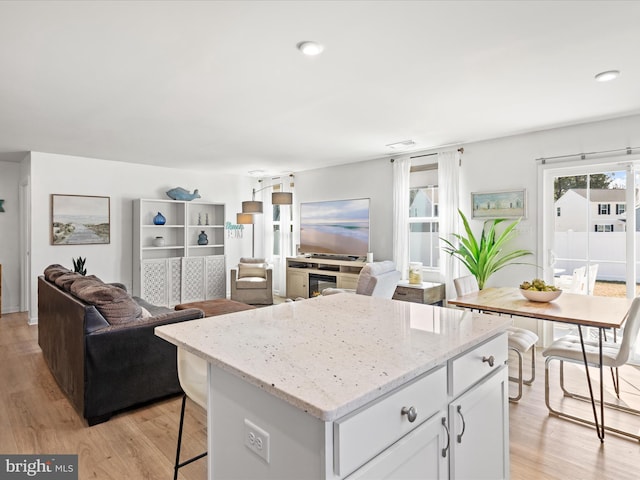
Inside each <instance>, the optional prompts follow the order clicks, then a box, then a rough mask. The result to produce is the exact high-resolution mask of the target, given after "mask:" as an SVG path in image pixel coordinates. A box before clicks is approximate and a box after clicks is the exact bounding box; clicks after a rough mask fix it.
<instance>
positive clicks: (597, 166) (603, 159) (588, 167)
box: [537, 154, 640, 346]
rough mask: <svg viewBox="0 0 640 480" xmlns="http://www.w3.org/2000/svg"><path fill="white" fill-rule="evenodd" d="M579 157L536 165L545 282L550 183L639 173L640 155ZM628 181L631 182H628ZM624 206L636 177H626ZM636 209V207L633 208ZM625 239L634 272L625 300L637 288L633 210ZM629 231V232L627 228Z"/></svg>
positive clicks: (548, 277) (549, 277) (549, 265)
mask: <svg viewBox="0 0 640 480" xmlns="http://www.w3.org/2000/svg"><path fill="white" fill-rule="evenodd" d="M585 156H586V155H582V156H580V157H579V158H576V159H573V160H566V159H561V160H558V161H550V160H547V161H544V160H543V161H540V162H539V164H538V176H537V182H538V192H539V195H538V219H537V228H538V239H537V244H538V255H537V261H538V265H541V266H542V271H543V279H544V280H545V281H546V282H552V281H553V251H552V248H550V246H552V245H553V241H554V239H553V234H554V232H555V201H554V200H553V179H554V178H555V177H558V176H572V175H586V174H593V173H603V172H607V171H621V170H626V171H627V172H630V171H631V172H633V171H634V170H635V171H640V155H638V154H636V155H624V156H622V157H621V156H620V155H618V156H611V155H608V156H607V155H603V156H597V157H596V158H589V159H587V158H585ZM629 179H631V182H629ZM626 186H627V197H626V201H627V204H628V203H629V202H631V203H632V204H633V203H634V201H635V199H634V193H633V192H634V190H635V188H636V185H635V176H634V175H629V174H628V173H627V185H626ZM634 207H635V205H634ZM626 220H627V235H626V255H627V257H626V258H627V264H629V262H632V265H634V268H632V269H629V268H627V275H626V283H627V297H629V298H633V297H634V296H635V284H636V273H635V272H636V267H635V266H636V263H637V258H636V257H637V253H636V251H635V248H634V246H635V233H636V232H635V224H636V219H635V208H628V209H627V212H626ZM629 227H630V228H629ZM549 323H550V322H543V326H542V342H543V345H544V346H546V345H549V344H550V343H551V341H552V340H553V326H552V325H549Z"/></svg>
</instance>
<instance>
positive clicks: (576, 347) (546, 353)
mask: <svg viewBox="0 0 640 480" xmlns="http://www.w3.org/2000/svg"><path fill="white" fill-rule="evenodd" d="M639 330H640V297H636V298H634V299H633V302H632V303H631V307H630V308H629V312H628V313H627V316H626V320H625V323H624V327H623V330H622V341H621V342H619V343H617V342H615V341H613V342H612V341H607V340H604V341H602V364H600V340H598V341H595V340H584V342H581V341H580V337H579V336H577V335H565V336H564V337H561V338H559V339H557V340H555V341H554V342H553V343H552V344H551V345H550V346H549V347H547V348H545V349H544V350H543V351H542V356H543V357H546V358H547V359H546V360H545V365H544V377H545V379H544V395H545V403H546V404H547V408H548V409H549V411H550V412H553V413H556V411H555V410H554V409H553V408H552V407H551V406H550V405H549V392H550V388H549V365H550V363H551V362H552V361H553V360H558V361H559V362H560V387H561V388H562V390H563V392H564V394H565V396H569V397H574V398H581V399H589V397H586V396H583V395H577V394H573V393H571V392H569V391H568V390H566V389H565V387H564V362H570V363H576V364H579V365H584V356H583V353H582V344H584V350H585V354H586V357H587V364H588V365H589V366H591V367H596V368H602V367H610V368H611V369H617V368H618V367H621V366H623V365H624V364H625V363H627V361H628V360H629V356H630V354H631V350H632V349H633V346H634V344H635V342H636V339H637V338H638V331H639ZM612 377H613V384H614V390H615V393H616V396H617V397H618V398H620V384H619V381H618V379H617V377H616V376H615V375H613V370H612ZM603 403H604V404H605V405H608V406H610V407H612V408H614V409H617V410H622V411H628V412H629V411H630V412H632V413H635V414H638V412H637V410H633V409H629V408H627V407H624V406H621V405H618V404H615V403H611V402H603ZM563 415H565V414H563ZM565 416H566V415H565ZM639 438H640V437H639Z"/></svg>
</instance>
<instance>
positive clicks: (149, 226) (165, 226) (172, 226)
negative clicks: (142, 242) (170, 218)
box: [142, 224, 184, 228]
mask: <svg viewBox="0 0 640 480" xmlns="http://www.w3.org/2000/svg"><path fill="white" fill-rule="evenodd" d="M142 228H184V225H167V224H164V225H142Z"/></svg>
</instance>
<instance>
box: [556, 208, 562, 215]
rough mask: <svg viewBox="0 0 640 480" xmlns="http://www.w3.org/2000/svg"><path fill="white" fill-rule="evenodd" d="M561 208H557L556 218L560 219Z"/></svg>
mask: <svg viewBox="0 0 640 480" xmlns="http://www.w3.org/2000/svg"><path fill="white" fill-rule="evenodd" d="M560 216H561V215H560V207H556V217H560Z"/></svg>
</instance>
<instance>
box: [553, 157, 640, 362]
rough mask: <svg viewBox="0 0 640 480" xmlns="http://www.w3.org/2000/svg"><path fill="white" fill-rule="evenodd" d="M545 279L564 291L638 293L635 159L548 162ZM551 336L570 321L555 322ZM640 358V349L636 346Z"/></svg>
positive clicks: (565, 328) (630, 295)
mask: <svg viewBox="0 0 640 480" xmlns="http://www.w3.org/2000/svg"><path fill="white" fill-rule="evenodd" d="M542 179H543V188H542V195H543V205H544V207H543V221H542V223H543V235H542V237H543V248H544V250H543V251H544V252H545V255H544V258H545V262H544V263H545V265H544V266H545V269H544V271H545V279H546V280H547V281H550V280H553V282H554V283H555V284H556V285H558V286H560V287H561V288H563V290H565V291H570V292H573V293H580V294H584V295H599V296H615V297H628V298H633V297H634V296H636V295H638V294H639V293H640V290H639V289H638V285H637V279H638V278H640V275H639V265H638V262H637V255H636V252H637V251H638V248H639V247H640V242H639V239H640V222H639V221H637V220H636V219H637V218H638V215H639V214H640V213H639V212H640V210H639V209H638V193H637V191H638V188H637V186H638V185H640V182H639V181H638V173H637V172H636V168H635V165H634V163H633V162H627V163H626V164H621V163H620V162H619V161H617V162H615V163H613V162H610V163H599V164H593V163H592V164H587V163H586V162H585V163H583V164H581V165H579V164H573V165H571V166H569V165H564V166H560V165H558V166H555V167H554V166H547V167H545V168H543V175H542ZM552 329H553V330H552V336H553V338H557V337H558V336H561V335H564V334H567V333H568V332H569V330H570V327H569V326H567V325H563V324H556V323H554V324H553V325H552ZM634 357H635V360H636V361H640V349H638V348H636V351H635V352H634Z"/></svg>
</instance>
